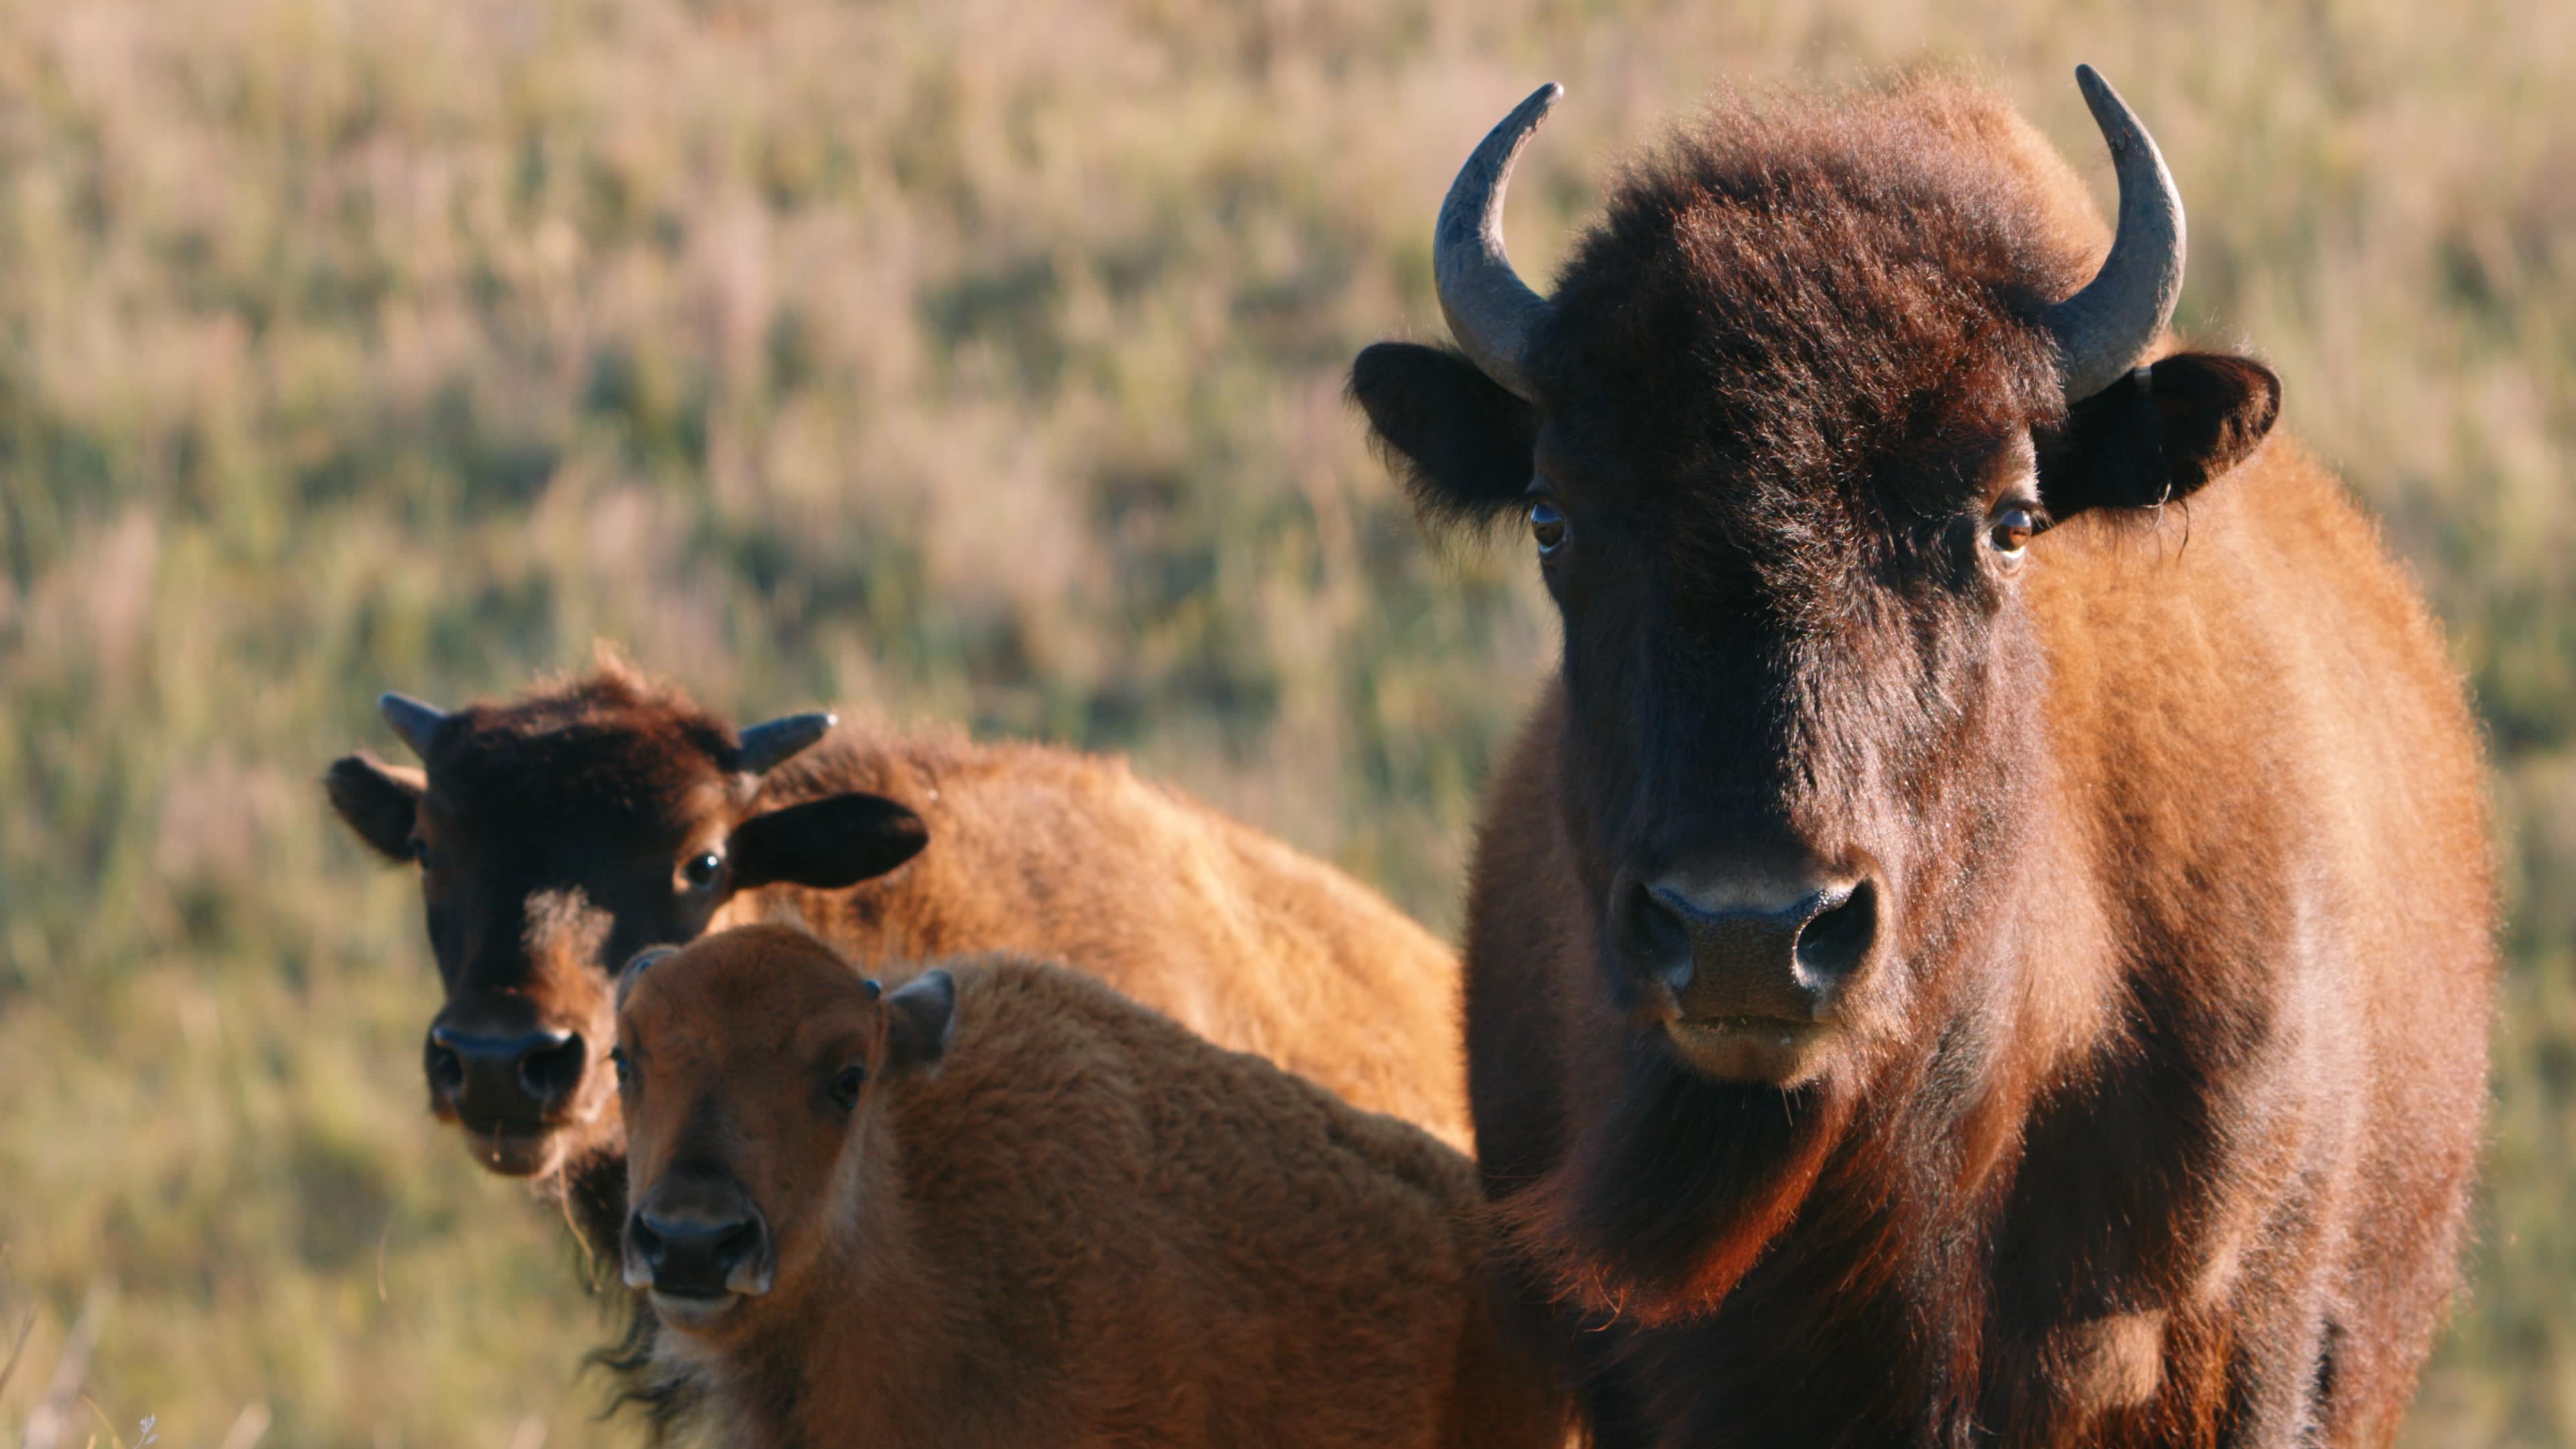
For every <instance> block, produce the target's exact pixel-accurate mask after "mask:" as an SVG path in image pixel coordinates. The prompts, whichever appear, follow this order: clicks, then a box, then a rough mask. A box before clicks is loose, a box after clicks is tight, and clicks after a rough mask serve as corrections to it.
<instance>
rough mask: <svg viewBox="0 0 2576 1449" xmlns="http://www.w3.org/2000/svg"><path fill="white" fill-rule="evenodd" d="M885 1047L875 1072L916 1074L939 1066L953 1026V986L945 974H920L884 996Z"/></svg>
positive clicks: (955, 1000) (938, 972)
mask: <svg viewBox="0 0 2576 1449" xmlns="http://www.w3.org/2000/svg"><path fill="white" fill-rule="evenodd" d="M884 1005H885V1019H886V1044H885V1052H884V1055H883V1057H882V1058H881V1059H880V1062H879V1068H878V1069H879V1070H880V1071H883V1072H887V1073H893V1072H907V1071H919V1070H923V1069H925V1068H929V1067H934V1066H937V1065H938V1064H939V1059H940V1058H941V1057H944V1056H946V1055H947V1054H948V1034H949V1032H950V1031H951V1030H953V1029H954V1028H955V1027H956V1025H957V983H956V981H955V980H954V979H952V978H951V977H950V976H949V974H948V973H947V972H945V971H924V972H922V973H921V974H920V975H918V976H915V977H914V978H912V979H911V980H910V981H907V982H905V983H904V984H902V985H901V986H898V987H896V988H895V989H894V990H893V991H891V992H888V993H887V994H886V998H885V1003H884Z"/></svg>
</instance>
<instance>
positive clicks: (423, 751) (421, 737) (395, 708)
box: [376, 689, 447, 760]
mask: <svg viewBox="0 0 2576 1449" xmlns="http://www.w3.org/2000/svg"><path fill="white" fill-rule="evenodd" d="M376 712H377V713H379V714H382V715H383V716H384V717H385V723H387V724H389V725H392V726H393V727H394V733H395V734H398V735H400V736H402V742H403V743H404V744H407V745H409V746H411V752H412V753H413V754H415V755H418V756H420V757H421V758H422V759H424V760H426V759H428V758H429V746H430V742H431V741H432V740H435V739H437V738H438V727H439V726H440V725H443V724H445V723H447V715H446V713H445V712H444V711H441V710H439V709H437V708H434V707H432V706H430V705H426V704H423V703H421V702H420V701H419V700H416V699H414V698H412V697H411V696H410V695H408V694H397V693H395V692H394V691H392V690H390V689H388V690H386V691H385V692H384V693H382V694H380V695H377V696H376Z"/></svg>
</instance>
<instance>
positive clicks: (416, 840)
mask: <svg viewBox="0 0 2576 1449" xmlns="http://www.w3.org/2000/svg"><path fill="white" fill-rule="evenodd" d="M411 858H412V860H413V862H414V863H415V864H419V865H427V864H429V842H428V841H426V840H423V839H421V838H420V837H419V836H417V835H415V836H413V837H412V838H411Z"/></svg>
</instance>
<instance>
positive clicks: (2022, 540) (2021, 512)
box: [1986, 504, 2039, 558]
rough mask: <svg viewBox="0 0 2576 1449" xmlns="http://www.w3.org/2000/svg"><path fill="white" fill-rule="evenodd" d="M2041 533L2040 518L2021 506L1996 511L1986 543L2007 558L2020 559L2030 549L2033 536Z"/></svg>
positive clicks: (1987, 530)
mask: <svg viewBox="0 0 2576 1449" xmlns="http://www.w3.org/2000/svg"><path fill="white" fill-rule="evenodd" d="M2037 532H2039V518H2038V516H2037V515H2035V514H2033V513H2032V512H2031V511H2030V510H2029V509H2027V508H2024V507H2021V506H2020V505H2019V504H2012V505H2008V506H2006V507H2004V508H2000V509H1998V510H1996V512H1995V516H1994V521H1993V522H1991V523H1989V524H1988V525H1987V526H1986V542H1988V543H1990V544H1992V545H1994V550H1995V552H1997V553H1999V554H2002V555H2003V556H2005V557H2006V558H2014V557H2018V556H2019V555H2020V553H2021V551H2022V550H2023V549H2025V548H2028V547H2030V538H2031V535H2032V534H2035V533H2037Z"/></svg>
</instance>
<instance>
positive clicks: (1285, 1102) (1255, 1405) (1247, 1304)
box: [619, 926, 1564, 1449]
mask: <svg viewBox="0 0 2576 1449" xmlns="http://www.w3.org/2000/svg"><path fill="white" fill-rule="evenodd" d="M932 964H936V965H938V966H939V967H940V968H941V969H943V970H946V971H948V972H950V973H951V976H952V978H953V980H954V983H955V1014H954V1020H953V1024H952V1025H950V1027H949V1029H948V1031H947V1034H946V1037H947V1039H946V1044H945V1047H944V1050H942V1051H941V1054H940V1055H939V1056H938V1059H937V1060H936V1061H935V1062H933V1063H930V1064H928V1065H920V1064H918V1063H919V1061H920V1056H919V1054H918V1053H917V1052H914V1053H906V1052H905V1051H904V1050H903V1043H902V1041H901V1040H900V1039H899V1034H900V1033H901V1032H902V1031H903V1026H902V1025H901V1024H898V1023H896V1022H893V1021H890V1020H889V1019H888V1018H889V1017H890V1016H891V1014H892V1013H891V1010H890V1008H891V1007H892V1006H893V1005H894V998H893V997H892V996H891V995H889V996H888V997H886V998H884V999H882V1000H881V999H880V998H878V997H877V996H876V995H875V994H874V993H872V992H870V991H867V990H866V989H864V987H863V985H862V983H861V982H860V981H859V980H858V979H857V977H856V975H855V974H854V973H853V972H852V971H851V970H850V969H849V968H848V966H847V964H846V963H844V962H843V961H842V960H841V959H840V958H839V957H838V956H836V955H834V954H833V953H832V952H831V951H830V950H828V949H827V948H825V947H823V946H822V945H821V944H820V943H818V942H816V941H814V940H812V939H811V938H810V937H807V936H805V935H803V934H802V933H799V932H795V931H792V930H788V929H785V928H781V927H776V926H754V927H746V928H744V929H741V930H736V931H727V932H722V933H719V934H716V935H712V936H709V937H708V938H706V939H704V940H702V941H699V942H697V943H696V944H694V945H691V946H689V947H687V948H685V949H683V950H681V951H679V952H677V953H676V954H673V955H670V956H667V957H664V958H662V959H660V960H658V961H656V962H654V963H653V964H652V966H651V967H650V968H649V969H647V970H645V971H644V972H642V973H641V974H640V975H639V976H638V977H637V978H636V980H635V982H634V984H633V987H632V989H631V991H630V992H629V993H628V995H627V997H626V1000H625V1002H624V1004H623V1006H622V1008H621V1010H620V1014H619V1035H620V1044H621V1046H622V1048H623V1050H624V1051H625V1052H626V1053H627V1056H628V1058H629V1062H630V1065H631V1068H632V1076H631V1081H630V1085H629V1088H628V1102H629V1106H630V1110H631V1112H632V1117H631V1119H630V1124H629V1125H630V1129H631V1131H632V1134H633V1156H632V1162H631V1170H632V1174H633V1179H632V1180H633V1186H634V1191H635V1194H636V1198H637V1201H639V1202H649V1201H651V1200H652V1196H651V1195H652V1194H653V1192H654V1191H655V1189H656V1187H657V1185H658V1184H659V1182H660V1181H661V1179H662V1177H663V1176H664V1174H666V1173H668V1172H672V1171H674V1170H677V1171H680V1172H684V1173H686V1174H689V1175H690V1178H691V1180H692V1181H698V1182H705V1181H721V1182H724V1183H727V1184H732V1185H736V1186H738V1189H739V1191H740V1192H741V1193H742V1195H743V1196H744V1197H745V1198H746V1199H747V1200H748V1201H749V1202H750V1203H751V1204H753V1205H754V1206H756V1208H757V1211H758V1212H759V1214H760V1216H761V1218H762V1219H763V1220H764V1222H765V1223H766V1225H767V1230H768V1233H769V1236H770V1239H771V1241H772V1242H773V1244H774V1247H775V1262H776V1274H775V1278H774V1280H773V1282H772V1283H771V1286H770V1288H769V1289H768V1291H767V1292H765V1293H761V1294H759V1295H757V1296H745V1297H737V1298H735V1299H734V1300H732V1306H731V1307H729V1308H727V1309H725V1310H724V1311H723V1313H722V1314H721V1315H719V1316H717V1317H716V1318H714V1319H713V1320H712V1321H711V1323H710V1325H709V1326H708V1327H707V1328H706V1329H705V1330H703V1331H697V1332H683V1331H681V1330H678V1329H666V1330H665V1331H664V1333H663V1334H662V1335H661V1342H660V1345H659V1348H658V1354H659V1356H660V1360H661V1363H662V1365H663V1366H664V1367H665V1368H675V1369H677V1370H678V1371H680V1372H682V1373H684V1374H685V1375H687V1376H688V1377H689V1378H690V1379H692V1380H693V1381H695V1382H696V1383H697V1384H698V1385H700V1386H701V1393H702V1395H703V1398H702V1400H701V1405H702V1408H703V1410H704V1414H703V1418H702V1419H701V1420H699V1422H700V1423H702V1424H703V1426H704V1427H705V1428H707V1429H708V1430H709V1431H710V1432H711V1437H713V1438H714V1439H715V1440H717V1441H718V1442H721V1443H724V1444H727V1445H734V1446H741V1449H770V1446H787V1445H795V1446H801V1449H834V1446H852V1449H857V1446H868V1449H902V1446H907V1445H924V1446H926V1445H939V1446H944V1449H954V1446H963V1449H974V1446H984V1445H990V1446H995V1449H1002V1446H1008V1449H1043V1446H1051V1445H1053V1446H1066V1449H1071V1446H1077V1445H1082V1446H1089V1445H1109V1444H1139V1445H1142V1444H1152V1445H1165V1446H1174V1449H1182V1446H1192V1445H1202V1446H1207V1449H1234V1446H1247V1449H1249V1446H1260V1445H1273V1446H1280V1449H1290V1446H1297V1449H1309V1446H1312V1449H1329V1446H1349V1449H1358V1446H1363V1445H1365V1446H1386V1449H1433V1446H1455V1449H1514V1446H1523V1449H1557V1446H1559V1445H1561V1444H1562V1443H1563V1441H1564V1427H1563V1422H1564V1421H1563V1418H1562V1415H1561V1409H1560V1408H1559V1407H1558V1405H1557V1403H1556V1396H1555V1394H1554V1392H1553V1391H1552V1390H1551V1389H1550V1387H1549V1384H1548V1379H1547V1377H1546V1374H1545V1370H1544V1368H1543V1366H1542V1365H1541V1364H1540V1363H1539V1362H1538V1361H1536V1360H1535V1359H1533V1358H1532V1357H1530V1356H1529V1355H1528V1353H1527V1351H1526V1350H1525V1349H1523V1348H1520V1347H1517V1346H1515V1342H1514V1341H1513V1340H1512V1339H1511V1338H1510V1337H1509V1336H1508V1335H1506V1334H1505V1333H1504V1332H1503V1331H1502V1326H1501V1323H1500V1322H1499V1320H1498V1319H1497V1317H1496V1315H1495V1313H1494V1311H1493V1309H1492V1307H1491V1306H1490V1304H1489V1300H1488V1298H1487V1296H1486V1292H1485V1289H1484V1288H1483V1286H1482V1284H1481V1283H1480V1281H1479V1278H1478V1273H1477V1264H1478V1262H1479V1260H1480V1258H1481V1256H1482V1248H1481V1243H1480V1238H1479V1232H1480V1230H1479V1227H1478V1216H1479V1215H1478V1212H1477V1197H1478V1195H1477V1189H1476V1181H1475V1171H1474V1168H1473V1167H1472V1166H1471V1165H1470V1164H1469V1163H1468V1161H1467V1160H1466V1158H1465V1157H1463V1156H1461V1155H1460V1154H1459V1153H1457V1152H1456V1151H1454V1150H1452V1149H1450V1148H1447V1147H1444V1146H1442V1145H1441V1144H1440V1143H1438V1142H1436V1141H1434V1140H1433V1139H1432V1138H1431V1137H1430V1136H1429V1135H1428V1134H1426V1133H1424V1132H1422V1131H1420V1130H1419V1129H1417V1128H1414V1127H1411V1126H1409V1125H1407V1124H1405V1123H1402V1122H1398V1121H1396V1120H1394V1119H1393V1118H1389V1117H1385V1116H1380V1115H1377V1114H1374V1113H1366V1112H1361V1111H1358V1110H1356V1109H1354V1108H1352V1107H1350V1106H1348V1105H1347V1104H1345V1103H1343V1102H1341V1101H1339V1100H1337V1099H1335V1098H1334V1097H1332V1096H1331V1095H1330V1094H1328V1093H1326V1092H1323V1091H1321V1090H1319V1089H1318V1088H1316V1087H1315V1086H1313V1085H1312V1084H1310V1083H1307V1082H1304V1081H1301V1080H1299V1079H1297V1078H1295V1077H1292V1076H1290V1075H1288V1074H1287V1073H1285V1072H1282V1071H1280V1070H1278V1069H1277V1068H1275V1067H1272V1066H1271V1065H1269V1064H1268V1063H1266V1062H1264V1061H1262V1060H1260V1059H1259V1058H1257V1057H1254V1056H1251V1055H1249V1054H1245V1053H1238V1052H1229V1051H1225V1050H1223V1049H1221V1048H1218V1047H1216V1046H1214V1045H1212V1044H1210V1043H1208V1042H1207V1041H1205V1040H1203V1039H1201V1038H1199V1037H1197V1036H1195V1035H1193V1034H1191V1033H1189V1032H1187V1031H1185V1030H1183V1029H1181V1028H1180V1027H1178V1026H1177V1025H1175V1024H1174V1023H1172V1022H1171V1021H1170V1020H1169V1019H1168V1018H1166V1017H1164V1016H1162V1015H1160V1014H1158V1013H1155V1012H1152V1011H1148V1010H1145V1009H1144V1008H1142V1007H1139V1006H1137V1005H1135V1004H1134V1003H1132V1002H1130V1001H1128V1000H1126V999H1124V998H1122V997H1120V996H1119V995H1117V994H1116V993H1115V992H1113V991H1110V990H1108V989H1107V988H1106V987H1104V986H1102V985H1101V984H1100V983H1098V982H1097V981H1094V980H1091V979H1089V978H1086V977H1083V976H1079V975H1075V974H1073V973H1071V972H1067V971H1064V970H1062V969H1060V968H1057V967H1053V966H1049V965H1042V964H1037V963H1033V962H1029V961H1025V960H1019V959H1012V958H1004V957H987V958H981V959H974V960H965V961H948V962H939V963H932ZM907 1058H908V1059H909V1061H910V1062H911V1063H913V1064H905V1062H906V1060H907ZM853 1060H856V1061H860V1062H863V1063H864V1066H865V1069H866V1071H867V1078H866V1086H865V1088H864V1090H863V1092H862V1093H861V1095H860V1096H859V1098H858V1099H857V1104H856V1106H855V1108H854V1109H852V1110H848V1111H844V1110H843V1109H841V1108H840V1107H839V1106H838V1105H837V1104H835V1103H834V1102H833V1101H832V1100H831V1098H830V1096H829V1095H828V1084H829V1083H830V1082H832V1081H833V1079H834V1077H835V1075H836V1074H837V1073H839V1072H841V1071H842V1070H843V1069H844V1068H845V1066H846V1065H847V1064H848V1063H849V1062H851V1061H853Z"/></svg>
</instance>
